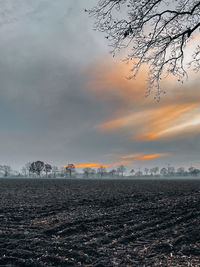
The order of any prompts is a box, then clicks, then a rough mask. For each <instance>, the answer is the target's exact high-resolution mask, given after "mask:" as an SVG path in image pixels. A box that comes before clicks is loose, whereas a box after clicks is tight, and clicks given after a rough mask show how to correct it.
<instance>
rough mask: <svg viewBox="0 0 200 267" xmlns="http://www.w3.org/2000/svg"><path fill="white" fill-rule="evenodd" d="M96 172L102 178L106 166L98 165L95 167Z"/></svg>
mask: <svg viewBox="0 0 200 267" xmlns="http://www.w3.org/2000/svg"><path fill="white" fill-rule="evenodd" d="M97 173H98V174H99V176H100V177H101V178H102V177H103V176H104V175H105V174H106V168H105V167H103V166H100V167H99V168H98V169H97Z"/></svg>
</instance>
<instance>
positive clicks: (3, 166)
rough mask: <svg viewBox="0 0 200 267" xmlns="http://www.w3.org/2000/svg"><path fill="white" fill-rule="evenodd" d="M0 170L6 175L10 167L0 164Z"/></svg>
mask: <svg viewBox="0 0 200 267" xmlns="http://www.w3.org/2000/svg"><path fill="white" fill-rule="evenodd" d="M0 171H3V172H4V176H5V177H8V175H9V174H10V173H11V167H10V166H8V165H1V166H0Z"/></svg>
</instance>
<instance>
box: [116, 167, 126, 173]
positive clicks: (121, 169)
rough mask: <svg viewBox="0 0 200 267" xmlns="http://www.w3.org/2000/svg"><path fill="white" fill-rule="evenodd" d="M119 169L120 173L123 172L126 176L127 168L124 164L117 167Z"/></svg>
mask: <svg viewBox="0 0 200 267" xmlns="http://www.w3.org/2000/svg"><path fill="white" fill-rule="evenodd" d="M117 171H118V173H120V174H121V176H124V172H125V171H126V168H125V167H124V165H120V166H119V167H118V168H117Z"/></svg>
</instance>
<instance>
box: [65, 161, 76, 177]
mask: <svg viewBox="0 0 200 267" xmlns="http://www.w3.org/2000/svg"><path fill="white" fill-rule="evenodd" d="M65 171H66V174H67V175H69V177H70V178H71V177H72V173H73V172H75V166H74V164H71V163H70V164H68V165H67V166H66V167H65Z"/></svg>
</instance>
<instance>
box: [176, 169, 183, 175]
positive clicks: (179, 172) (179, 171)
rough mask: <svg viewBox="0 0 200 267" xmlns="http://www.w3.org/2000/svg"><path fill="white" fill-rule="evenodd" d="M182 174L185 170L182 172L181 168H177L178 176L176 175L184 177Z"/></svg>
mask: <svg viewBox="0 0 200 267" xmlns="http://www.w3.org/2000/svg"><path fill="white" fill-rule="evenodd" d="M184 173H185V170H184V168H183V167H179V168H178V169H177V174H178V175H184Z"/></svg>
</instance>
